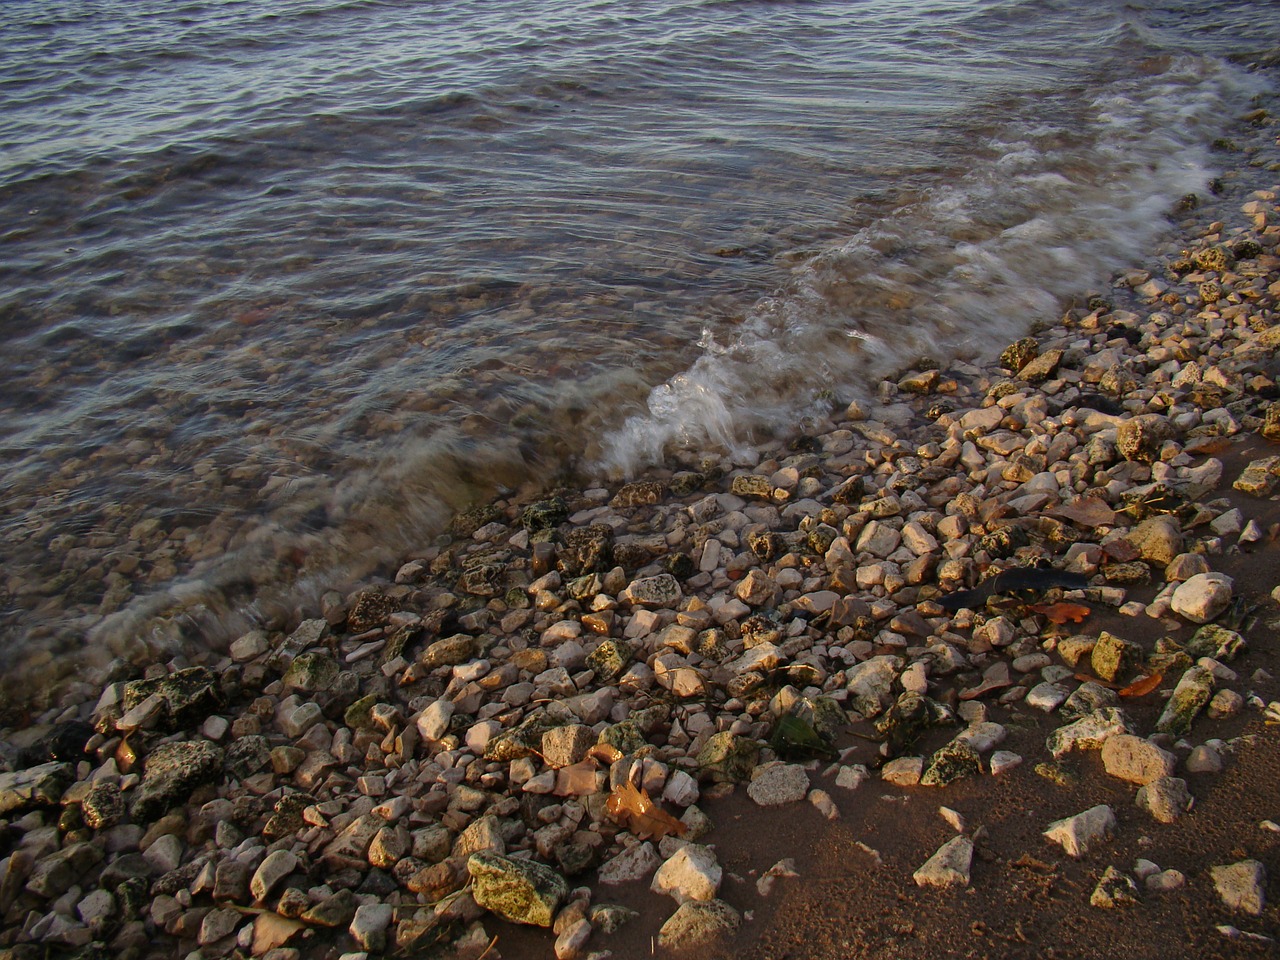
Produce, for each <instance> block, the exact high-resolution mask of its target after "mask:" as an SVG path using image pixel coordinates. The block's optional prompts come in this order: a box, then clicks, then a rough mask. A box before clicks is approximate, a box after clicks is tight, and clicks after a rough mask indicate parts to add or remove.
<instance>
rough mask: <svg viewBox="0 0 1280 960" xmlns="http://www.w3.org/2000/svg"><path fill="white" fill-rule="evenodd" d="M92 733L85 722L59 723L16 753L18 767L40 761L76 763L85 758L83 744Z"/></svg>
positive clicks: (35, 763)
mask: <svg viewBox="0 0 1280 960" xmlns="http://www.w3.org/2000/svg"><path fill="white" fill-rule="evenodd" d="M93 734H94V729H93V727H92V726H90V725H89V724H87V723H81V722H80V721H79V720H73V721H71V722H70V723H59V724H57V725H55V726H54V727H53V729H51V730H50V731H49V732H48V733H46V734H45V735H44V736H43V737H41V738H40V740H39V741H38V742H36V743H35V744H33V745H31V746H30V747H27V748H26V749H25V750H22V751H20V752H19V754H18V763H17V766H19V767H34V766H36V765H38V764H42V763H76V762H78V761H80V760H83V759H84V758H85V755H86V754H85V749H84V745H85V744H86V743H87V742H88V740H89V738H90V737H92V736H93Z"/></svg>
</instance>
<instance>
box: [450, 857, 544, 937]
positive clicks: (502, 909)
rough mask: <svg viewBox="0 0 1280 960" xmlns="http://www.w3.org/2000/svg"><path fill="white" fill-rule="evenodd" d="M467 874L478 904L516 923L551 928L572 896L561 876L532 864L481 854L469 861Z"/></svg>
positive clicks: (537, 864) (469, 858) (538, 864)
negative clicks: (557, 913) (565, 902)
mask: <svg viewBox="0 0 1280 960" xmlns="http://www.w3.org/2000/svg"><path fill="white" fill-rule="evenodd" d="M467 870H468V871H469V872H470V874H471V878H472V881H473V883H474V887H473V888H472V896H474V897H475V901H476V903H478V904H479V905H480V906H482V907H484V908H485V909H486V910H488V911H490V912H491V913H496V914H497V915H498V916H500V917H502V918H504V919H506V920H510V921H512V922H513V923H524V924H529V925H531V926H538V927H550V926H551V923H552V921H553V920H554V919H555V915H556V911H557V910H558V909H559V908H560V904H561V903H562V902H563V901H564V900H565V898H566V897H567V896H568V895H569V885H568V884H567V883H566V882H565V880H564V878H563V877H561V876H560V874H558V873H556V872H555V871H554V870H552V869H551V868H550V867H548V866H544V865H543V864H541V863H538V862H536V861H533V860H514V859H512V858H510V857H505V856H501V855H499V854H496V853H488V852H484V851H481V852H479V853H473V854H471V856H470V857H468V858H467Z"/></svg>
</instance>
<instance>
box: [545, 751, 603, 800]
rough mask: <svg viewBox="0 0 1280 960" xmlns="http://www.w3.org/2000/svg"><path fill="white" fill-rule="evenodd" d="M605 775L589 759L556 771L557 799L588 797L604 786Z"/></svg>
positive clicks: (555, 791)
mask: <svg viewBox="0 0 1280 960" xmlns="http://www.w3.org/2000/svg"><path fill="white" fill-rule="evenodd" d="M604 779H605V778H604V774H602V773H601V772H600V767H599V765H598V764H597V763H596V762H595V761H594V760H592V759H591V758H590V757H588V758H587V759H586V760H580V761H579V762H578V763H571V764H570V765H569V766H567V767H561V768H560V769H559V770H557V771H556V786H555V790H554V791H553V792H554V793H555V795H556V796H557V797H587V796H590V795H591V794H593V793H597V792H598V791H599V790H600V789H601V788H602V787H603V786H604Z"/></svg>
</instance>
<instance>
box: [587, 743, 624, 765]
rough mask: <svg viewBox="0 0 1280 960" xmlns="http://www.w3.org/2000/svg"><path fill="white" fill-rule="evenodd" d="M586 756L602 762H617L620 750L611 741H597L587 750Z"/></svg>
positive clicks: (620, 754)
mask: <svg viewBox="0 0 1280 960" xmlns="http://www.w3.org/2000/svg"><path fill="white" fill-rule="evenodd" d="M587 756H588V757H590V758H591V759H593V760H599V761H601V762H602V763H617V762H618V761H619V760H621V759H622V751H621V750H619V749H618V748H617V747H615V746H614V745H613V744H611V743H597V744H596V745H595V746H594V747H592V748H591V749H590V750H588V751H587Z"/></svg>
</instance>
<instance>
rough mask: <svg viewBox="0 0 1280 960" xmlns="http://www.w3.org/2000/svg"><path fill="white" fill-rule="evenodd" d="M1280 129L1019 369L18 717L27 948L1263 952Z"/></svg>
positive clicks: (903, 394) (467, 548)
mask: <svg viewBox="0 0 1280 960" xmlns="http://www.w3.org/2000/svg"><path fill="white" fill-rule="evenodd" d="M1276 129H1277V128H1276V126H1275V124H1274V121H1273V119H1272V118H1271V117H1270V116H1269V115H1267V114H1266V113H1265V112H1262V111H1259V112H1258V113H1257V114H1254V115H1251V116H1250V117H1248V118H1244V119H1242V120H1241V121H1240V123H1239V132H1238V136H1237V137H1235V138H1234V141H1235V142H1234V143H1232V144H1223V145H1222V146H1223V148H1224V149H1230V150H1231V151H1232V153H1231V154H1230V155H1231V156H1232V157H1234V158H1235V159H1238V160H1239V163H1238V165H1237V167H1236V168H1235V169H1233V170H1232V171H1230V172H1229V173H1228V174H1226V175H1224V176H1223V178H1222V180H1221V182H1220V183H1219V184H1218V188H1219V189H1218V192H1217V194H1216V195H1214V196H1205V197H1202V198H1198V200H1196V201H1195V202H1192V200H1191V199H1190V198H1189V199H1188V200H1187V201H1186V203H1185V204H1184V206H1183V208H1182V209H1180V211H1179V212H1177V213H1176V214H1175V217H1177V218H1179V219H1180V224H1179V228H1178V229H1179V233H1178V235H1177V236H1176V238H1175V239H1174V240H1173V241H1172V243H1171V245H1170V246H1169V247H1168V248H1167V249H1166V250H1164V251H1162V252H1161V254H1160V255H1159V256H1158V257H1157V258H1155V259H1153V260H1152V262H1151V263H1150V264H1149V265H1148V266H1147V267H1145V268H1144V269H1140V270H1138V269H1135V270H1127V271H1124V272H1122V273H1119V274H1117V276H1116V280H1115V285H1114V286H1113V287H1112V288H1111V289H1109V290H1105V291H1082V292H1081V298H1080V302H1079V303H1078V304H1077V305H1075V306H1073V307H1072V308H1071V309H1069V310H1068V311H1067V313H1066V314H1065V316H1064V317H1063V318H1062V320H1061V321H1060V322H1059V323H1057V324H1055V325H1053V326H1050V327H1046V328H1044V329H1041V330H1038V331H1037V332H1036V333H1035V335H1034V336H1032V337H1028V338H1027V339H1026V340H1024V341H1020V342H1019V343H1018V344H1014V345H1011V346H1010V349H1008V350H1006V351H1004V353H1003V354H1001V356H1000V357H999V358H994V357H993V358H989V360H988V361H987V362H984V363H962V362H958V361H953V362H948V363H943V364H932V363H930V364H922V365H921V368H920V369H917V370H911V371H904V372H903V373H902V374H901V376H899V377H898V378H896V379H894V380H891V381H886V382H884V383H883V384H881V385H880V390H879V393H878V399H876V400H865V401H861V402H854V403H849V404H847V405H846V404H838V405H836V406H835V408H834V409H833V411H832V414H831V416H830V418H829V419H828V420H827V421H826V422H819V423H812V424H807V425H806V427H805V429H804V431H803V432H797V434H796V435H794V436H789V437H782V438H778V439H776V440H772V441H769V442H767V443H764V444H762V445H761V446H759V447H758V448H756V450H755V451H754V452H753V453H752V454H750V455H748V456H746V457H745V458H740V459H739V460H738V461H737V462H731V461H729V460H727V459H725V458H723V457H720V456H715V455H711V456H699V457H694V456H687V457H683V458H678V459H677V460H676V461H674V462H672V463H671V464H668V465H667V466H666V467H664V468H662V469H656V470H654V471H652V472H651V474H650V475H649V476H647V477H646V478H644V479H643V480H640V481H637V482H634V483H630V484H627V485H625V486H621V487H618V486H611V487H606V486H603V485H601V486H594V487H590V488H588V489H583V490H561V491H544V492H541V493H540V494H539V495H538V496H537V497H536V498H531V499H528V500H514V499H513V500H510V501H499V502H497V503H494V504H489V505H485V506H482V507H479V508H477V509H476V510H474V511H471V512H470V513H468V514H466V515H463V516H460V517H459V518H458V519H457V520H456V521H455V524H454V526H453V528H452V536H451V539H450V540H449V542H448V543H447V544H443V545H440V546H435V547H432V548H431V549H429V550H425V551H423V552H421V553H420V554H417V555H414V556H410V557H406V558H405V562H404V564H403V565H402V566H400V567H399V568H398V569H397V570H388V571H387V572H386V577H385V579H383V580H380V581H372V582H370V583H368V584H366V585H365V586H364V587H363V588H361V589H360V590H358V591H355V592H353V593H351V594H348V595H345V596H342V595H338V594H331V595H328V596H326V598H325V600H324V603H323V605H322V607H321V609H317V610H314V611H309V612H304V615H303V616H301V617H299V618H298V619H297V620H296V622H291V623H289V624H287V625H286V627H285V629H282V630H278V631H254V632H252V633H249V634H247V635H245V636H244V637H241V638H240V639H239V640H237V641H236V642H235V643H234V644H233V645H232V646H231V648H230V650H229V651H228V653H227V654H225V655H223V654H216V653H212V652H211V653H210V654H209V655H208V656H207V657H206V658H204V659H203V660H202V661H199V662H197V661H195V660H192V661H187V660H175V661H173V662H170V663H167V664H156V665H152V666H151V667H148V668H147V669H146V671H145V673H143V674H140V675H139V676H108V677H102V678H99V679H100V681H101V682H99V683H96V684H95V685H94V690H95V695H96V694H98V693H100V694H101V695H100V697H97V699H96V701H89V702H79V701H76V702H68V703H65V704H63V705H62V706H61V707H60V708H58V709H57V710H53V711H50V712H49V713H48V714H46V715H45V716H42V717H40V718H37V722H36V723H34V724H33V725H31V726H28V727H26V728H23V729H14V730H7V731H4V732H3V735H2V736H0V741H2V742H3V758H4V762H5V767H6V768H7V772H4V773H0V857H2V858H3V859H0V905H3V906H2V907H0V909H2V910H3V921H4V928H3V930H2V931H0V956H11V957H15V958H25V957H33V958H34V957H35V956H37V955H41V956H43V955H45V952H46V950H51V951H52V952H54V953H55V954H57V955H64V954H65V955H71V954H79V953H80V952H81V951H85V950H90V949H103V950H109V951H110V952H111V953H113V954H116V955H118V956H120V957H121V958H132V957H147V956H157V957H159V956H165V957H172V956H192V957H196V956H199V957H206V958H214V957H230V956H236V955H250V954H252V955H268V956H271V957H273V958H275V960H290V958H295V957H296V958H301V957H307V958H310V957H338V956H341V955H344V954H370V955H381V954H383V953H397V954H399V955H406V954H407V955H415V954H418V953H422V954H423V955H426V952H427V951H428V949H435V950H438V951H439V952H440V953H441V954H442V955H457V956H466V957H480V956H486V957H498V956H507V957H537V956H548V957H549V956H553V955H554V956H558V957H562V958H575V957H591V956H598V957H602V956H606V955H613V956H618V957H630V956H641V955H648V954H649V953H650V952H651V950H658V951H659V952H665V951H674V952H676V953H679V952H698V953H701V954H704V955H719V954H721V953H723V954H724V955H729V954H733V955H735V956H747V957H762V958H763V957H770V958H777V957H796V958H802V957H814V958H817V957H881V956H883V957H915V956H920V957H924V956H936V955H938V953H939V951H941V952H943V953H945V954H946V955H949V956H974V957H979V956H991V957H1020V956H1026V957H1100V958H1101V957H1114V956H1116V955H1119V954H1121V953H1126V952H1127V953H1131V954H1133V955H1135V956H1145V955H1150V954H1149V952H1148V951H1149V950H1150V949H1151V947H1152V945H1153V944H1159V954H1160V955H1161V956H1169V957H1174V956H1195V957H1212V956H1248V955H1265V954H1267V953H1268V952H1270V951H1272V950H1274V949H1275V943H1274V941H1275V938H1276V937H1278V936H1280V914H1278V913H1277V908H1276V907H1275V906H1274V903H1275V901H1276V897H1275V896H1268V894H1269V893H1271V892H1272V891H1274V889H1275V880H1274V879H1273V878H1275V877H1277V876H1280V827H1277V825H1276V824H1277V822H1280V800H1278V799H1277V794H1276V792H1275V783H1276V775H1277V773H1278V772H1280V738H1278V737H1277V734H1276V730H1275V727H1274V726H1271V725H1270V723H1269V720H1268V717H1269V716H1271V714H1270V713H1269V712H1268V711H1274V712H1275V719H1280V707H1272V706H1270V705H1271V704H1273V702H1275V701H1277V700H1280V681H1277V679H1276V678H1277V677H1280V645H1278V644H1277V642H1276V637H1277V632H1276V631H1277V626H1278V625H1280V609H1278V606H1277V602H1276V600H1275V599H1274V598H1273V596H1272V593H1273V590H1274V589H1275V588H1276V587H1277V584H1278V583H1280V578H1278V577H1277V576H1276V574H1275V570H1276V569H1278V568H1277V565H1276V563H1275V561H1276V559H1277V555H1278V550H1280V548H1278V547H1277V546H1276V539H1277V531H1280V526H1277V524H1280V509H1278V508H1277V506H1276V501H1275V500H1274V499H1273V496H1274V488H1275V486H1276V485H1277V483H1280V460H1275V459H1272V458H1274V457H1275V456H1276V455H1277V453H1280V448H1277V446H1276V442H1277V441H1278V440H1280V416H1277V413H1273V412H1272V411H1273V410H1276V411H1280V406H1273V402H1274V401H1275V398H1276V397H1277V396H1280V387H1277V373H1278V372H1280V371H1278V370H1277V368H1276V366H1275V363H1274V357H1275V354H1276V348H1277V347H1278V346H1280V326H1277V325H1276V321H1277V310H1276V303H1277V299H1278V298H1280V250H1277V243H1278V242H1280V203H1278V202H1277V196H1278V194H1280V187H1277V186H1275V184H1276V183H1277V182H1280V149H1278V145H1277V140H1276ZM837 393H838V391H837ZM1005 571H1020V573H1018V574H1016V575H1006V577H1005V578H1003V579H1000V580H998V581H997V579H995V578H996V577H997V576H998V575H999V574H1001V573H1002V572H1005ZM1006 587H1007V588H1008V589H1005V588H1006ZM1014 588H1016V589H1014ZM964 591H975V592H973V593H963V592H964ZM959 594H962V595H961V596H957V595H959ZM948 597H951V599H950V600H949V599H948ZM1063 602H1065V603H1067V604H1069V606H1065V607H1063V606H1055V605H1054V604H1058V603H1063ZM1144 681H1145V682H1144ZM627 785H631V786H634V787H635V788H636V793H635V795H634V796H635V797H641V798H645V797H647V798H648V799H649V800H650V801H651V802H652V807H650V808H644V805H643V803H636V802H634V801H630V802H628V801H624V800H622V799H620V798H621V797H622V796H623V788H625V787H626V786H627ZM641 790H643V791H644V792H643V794H641V793H640V791H641ZM1086 811H1090V812H1091V814H1090V816H1088V817H1086V818H1085V819H1084V820H1074V819H1072V818H1075V817H1076V816H1077V815H1080V814H1084V813H1086ZM1059 821H1067V823H1066V824H1065V825H1061V826H1059V827H1057V828H1055V827H1053V826H1052V825H1053V824H1055V823H1057V822H1059ZM1046 832H1048V833H1049V834H1050V835H1049V836H1046V835H1045V834H1046ZM940 851H941V852H942V854H943V855H944V856H945V860H946V862H945V863H940V862H939V861H938V860H936V859H934V855H935V853H939V852H940ZM927 862H928V863H929V864H930V866H928V867H927V866H926V864H927ZM1109 868H1111V872H1110V873H1108V869H1109ZM548 926H550V927H551V928H552V929H547V927H548Z"/></svg>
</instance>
